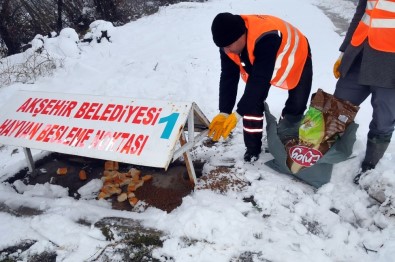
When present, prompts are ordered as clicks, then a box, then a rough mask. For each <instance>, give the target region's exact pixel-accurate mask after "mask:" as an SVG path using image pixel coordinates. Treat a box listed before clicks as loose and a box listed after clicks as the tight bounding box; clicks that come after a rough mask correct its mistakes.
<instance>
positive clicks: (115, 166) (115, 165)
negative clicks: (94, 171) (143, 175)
mask: <svg viewBox="0 0 395 262" xmlns="http://www.w3.org/2000/svg"><path fill="white" fill-rule="evenodd" d="M112 168H113V170H119V164H118V162H116V161H114V162H113V167H112Z"/></svg>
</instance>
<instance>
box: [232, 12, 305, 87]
mask: <svg viewBox="0 0 395 262" xmlns="http://www.w3.org/2000/svg"><path fill="white" fill-rule="evenodd" d="M241 17H242V18H243V19H244V22H245V25H246V27H247V30H248V32H247V51H248V56H249V59H250V62H251V64H254V60H255V56H254V48H255V43H256V41H257V40H258V39H259V38H260V37H261V36H262V35H263V34H265V33H266V32H269V31H273V30H277V31H278V32H279V34H281V36H282V40H281V45H280V48H279V49H278V52H277V56H276V63H275V66H274V71H273V75H272V79H271V81H270V84H272V85H274V86H277V87H280V88H283V89H287V90H290V89H293V88H295V87H296V85H297V84H298V83H299V80H300V76H301V75H302V71H303V68H304V64H305V62H306V58H307V54H308V44H307V39H306V37H305V36H304V35H303V34H302V33H301V32H300V31H299V30H298V29H297V28H295V27H294V26H292V25H291V24H289V23H287V22H285V21H284V20H282V19H280V18H277V17H274V16H269V15H241ZM227 55H228V56H229V57H230V58H231V59H232V60H233V61H234V62H235V63H236V64H238V65H239V67H240V74H241V78H242V79H243V80H244V81H245V82H247V79H248V74H247V72H246V71H245V70H244V68H243V66H242V65H241V61H240V57H239V56H238V55H236V54H232V53H228V54H227Z"/></svg>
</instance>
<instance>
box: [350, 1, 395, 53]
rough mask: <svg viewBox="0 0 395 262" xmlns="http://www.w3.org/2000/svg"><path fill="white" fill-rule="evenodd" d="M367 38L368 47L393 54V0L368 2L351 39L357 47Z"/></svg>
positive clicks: (394, 40)
mask: <svg viewBox="0 0 395 262" xmlns="http://www.w3.org/2000/svg"><path fill="white" fill-rule="evenodd" d="M366 38H368V41H369V45H370V46H371V47H372V48H374V49H376V50H379V51H384V52H392V53H394V52H395V0H377V1H368V2H367V5H366V9H365V14H364V15H363V17H362V19H361V21H360V23H359V25H358V27H357V29H356V30H355V32H354V34H353V37H352V39H351V44H352V45H353V46H359V45H361V44H362V43H363V41H364V40H365V39H366Z"/></svg>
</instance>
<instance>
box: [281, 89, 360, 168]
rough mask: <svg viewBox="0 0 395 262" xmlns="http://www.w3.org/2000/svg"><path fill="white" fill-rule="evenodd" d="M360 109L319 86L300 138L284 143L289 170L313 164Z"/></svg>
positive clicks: (307, 113) (302, 125)
mask: <svg viewBox="0 0 395 262" xmlns="http://www.w3.org/2000/svg"><path fill="white" fill-rule="evenodd" d="M358 110H359V107H358V106H355V105H353V104H352V103H350V102H349V101H345V100H341V99H338V98H336V97H334V96H333V95H331V94H328V93H325V92H324V91H323V90H322V89H318V91H317V93H315V94H314V97H313V99H312V100H311V103H310V107H309V109H308V110H307V112H306V114H305V116H304V117H303V119H302V121H301V125H300V127H299V140H291V141H289V142H288V143H287V144H286V145H285V148H286V151H287V154H288V158H287V165H288V167H289V169H290V170H291V172H292V173H294V174H295V173H297V172H299V171H300V170H301V169H302V168H306V167H310V166H312V165H314V164H315V163H316V162H317V161H318V160H319V159H320V158H321V157H322V156H323V155H324V154H325V153H326V152H327V151H328V150H329V149H330V148H331V146H332V145H333V144H334V143H335V142H336V140H337V139H338V138H339V137H340V136H341V135H342V133H343V132H344V131H345V130H346V128H347V127H348V126H349V124H350V123H352V122H353V121H354V118H355V116H356V114H357V112H358Z"/></svg>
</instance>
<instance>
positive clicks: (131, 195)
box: [128, 192, 136, 198]
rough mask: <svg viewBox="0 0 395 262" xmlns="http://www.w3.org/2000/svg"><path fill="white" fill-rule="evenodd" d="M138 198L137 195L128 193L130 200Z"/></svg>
mask: <svg viewBox="0 0 395 262" xmlns="http://www.w3.org/2000/svg"><path fill="white" fill-rule="evenodd" d="M132 197H136V195H135V194H134V193H133V192H130V193H128V198H132Z"/></svg>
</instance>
